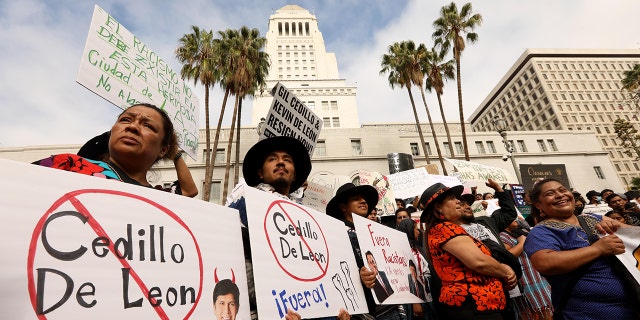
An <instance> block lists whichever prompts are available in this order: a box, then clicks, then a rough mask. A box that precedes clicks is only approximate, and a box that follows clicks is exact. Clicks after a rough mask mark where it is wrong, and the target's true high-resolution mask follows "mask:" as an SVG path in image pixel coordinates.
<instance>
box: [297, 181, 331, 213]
mask: <svg viewBox="0 0 640 320" xmlns="http://www.w3.org/2000/svg"><path fill="white" fill-rule="evenodd" d="M333 193H334V192H333V189H332V188H327V187H325V186H323V185H320V184H318V183H315V182H312V181H307V188H306V189H305V190H304V197H303V198H302V204H303V205H304V206H307V207H309V208H313V209H315V210H318V211H320V212H325V210H326V208H327V203H329V200H331V198H333Z"/></svg>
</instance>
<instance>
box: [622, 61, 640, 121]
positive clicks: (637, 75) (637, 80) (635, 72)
mask: <svg viewBox="0 0 640 320" xmlns="http://www.w3.org/2000/svg"><path fill="white" fill-rule="evenodd" d="M622 90H626V91H627V92H629V96H628V100H630V102H631V103H633V104H635V107H636V111H640V64H634V65H633V68H632V69H631V70H627V71H624V78H623V79H622Z"/></svg>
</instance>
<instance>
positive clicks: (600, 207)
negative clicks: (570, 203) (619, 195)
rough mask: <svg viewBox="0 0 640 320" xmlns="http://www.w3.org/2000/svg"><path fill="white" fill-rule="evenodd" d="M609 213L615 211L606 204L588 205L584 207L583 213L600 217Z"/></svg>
mask: <svg viewBox="0 0 640 320" xmlns="http://www.w3.org/2000/svg"><path fill="white" fill-rule="evenodd" d="M609 211H613V209H611V207H609V205H607V204H605V203H601V204H588V205H585V206H584V209H582V213H592V214H597V215H600V216H602V215H604V214H606V213H607V212H609Z"/></svg>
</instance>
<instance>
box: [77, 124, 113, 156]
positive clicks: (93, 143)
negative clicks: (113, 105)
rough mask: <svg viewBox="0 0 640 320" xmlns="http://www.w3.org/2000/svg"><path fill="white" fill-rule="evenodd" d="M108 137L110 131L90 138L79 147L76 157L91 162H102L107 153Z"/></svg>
mask: <svg viewBox="0 0 640 320" xmlns="http://www.w3.org/2000/svg"><path fill="white" fill-rule="evenodd" d="M109 136H111V131H107V132H105V133H103V134H101V135H98V136H95V137H93V138H91V139H90V140H89V141H87V142H86V143H85V144H84V145H83V146H82V147H80V150H78V155H79V156H81V157H83V158H87V159H91V160H102V157H103V156H104V155H106V154H107V153H109Z"/></svg>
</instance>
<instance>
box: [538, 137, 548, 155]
mask: <svg viewBox="0 0 640 320" xmlns="http://www.w3.org/2000/svg"><path fill="white" fill-rule="evenodd" d="M538 147H539V148H540V151H541V152H547V145H546V144H544V140H538Z"/></svg>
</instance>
